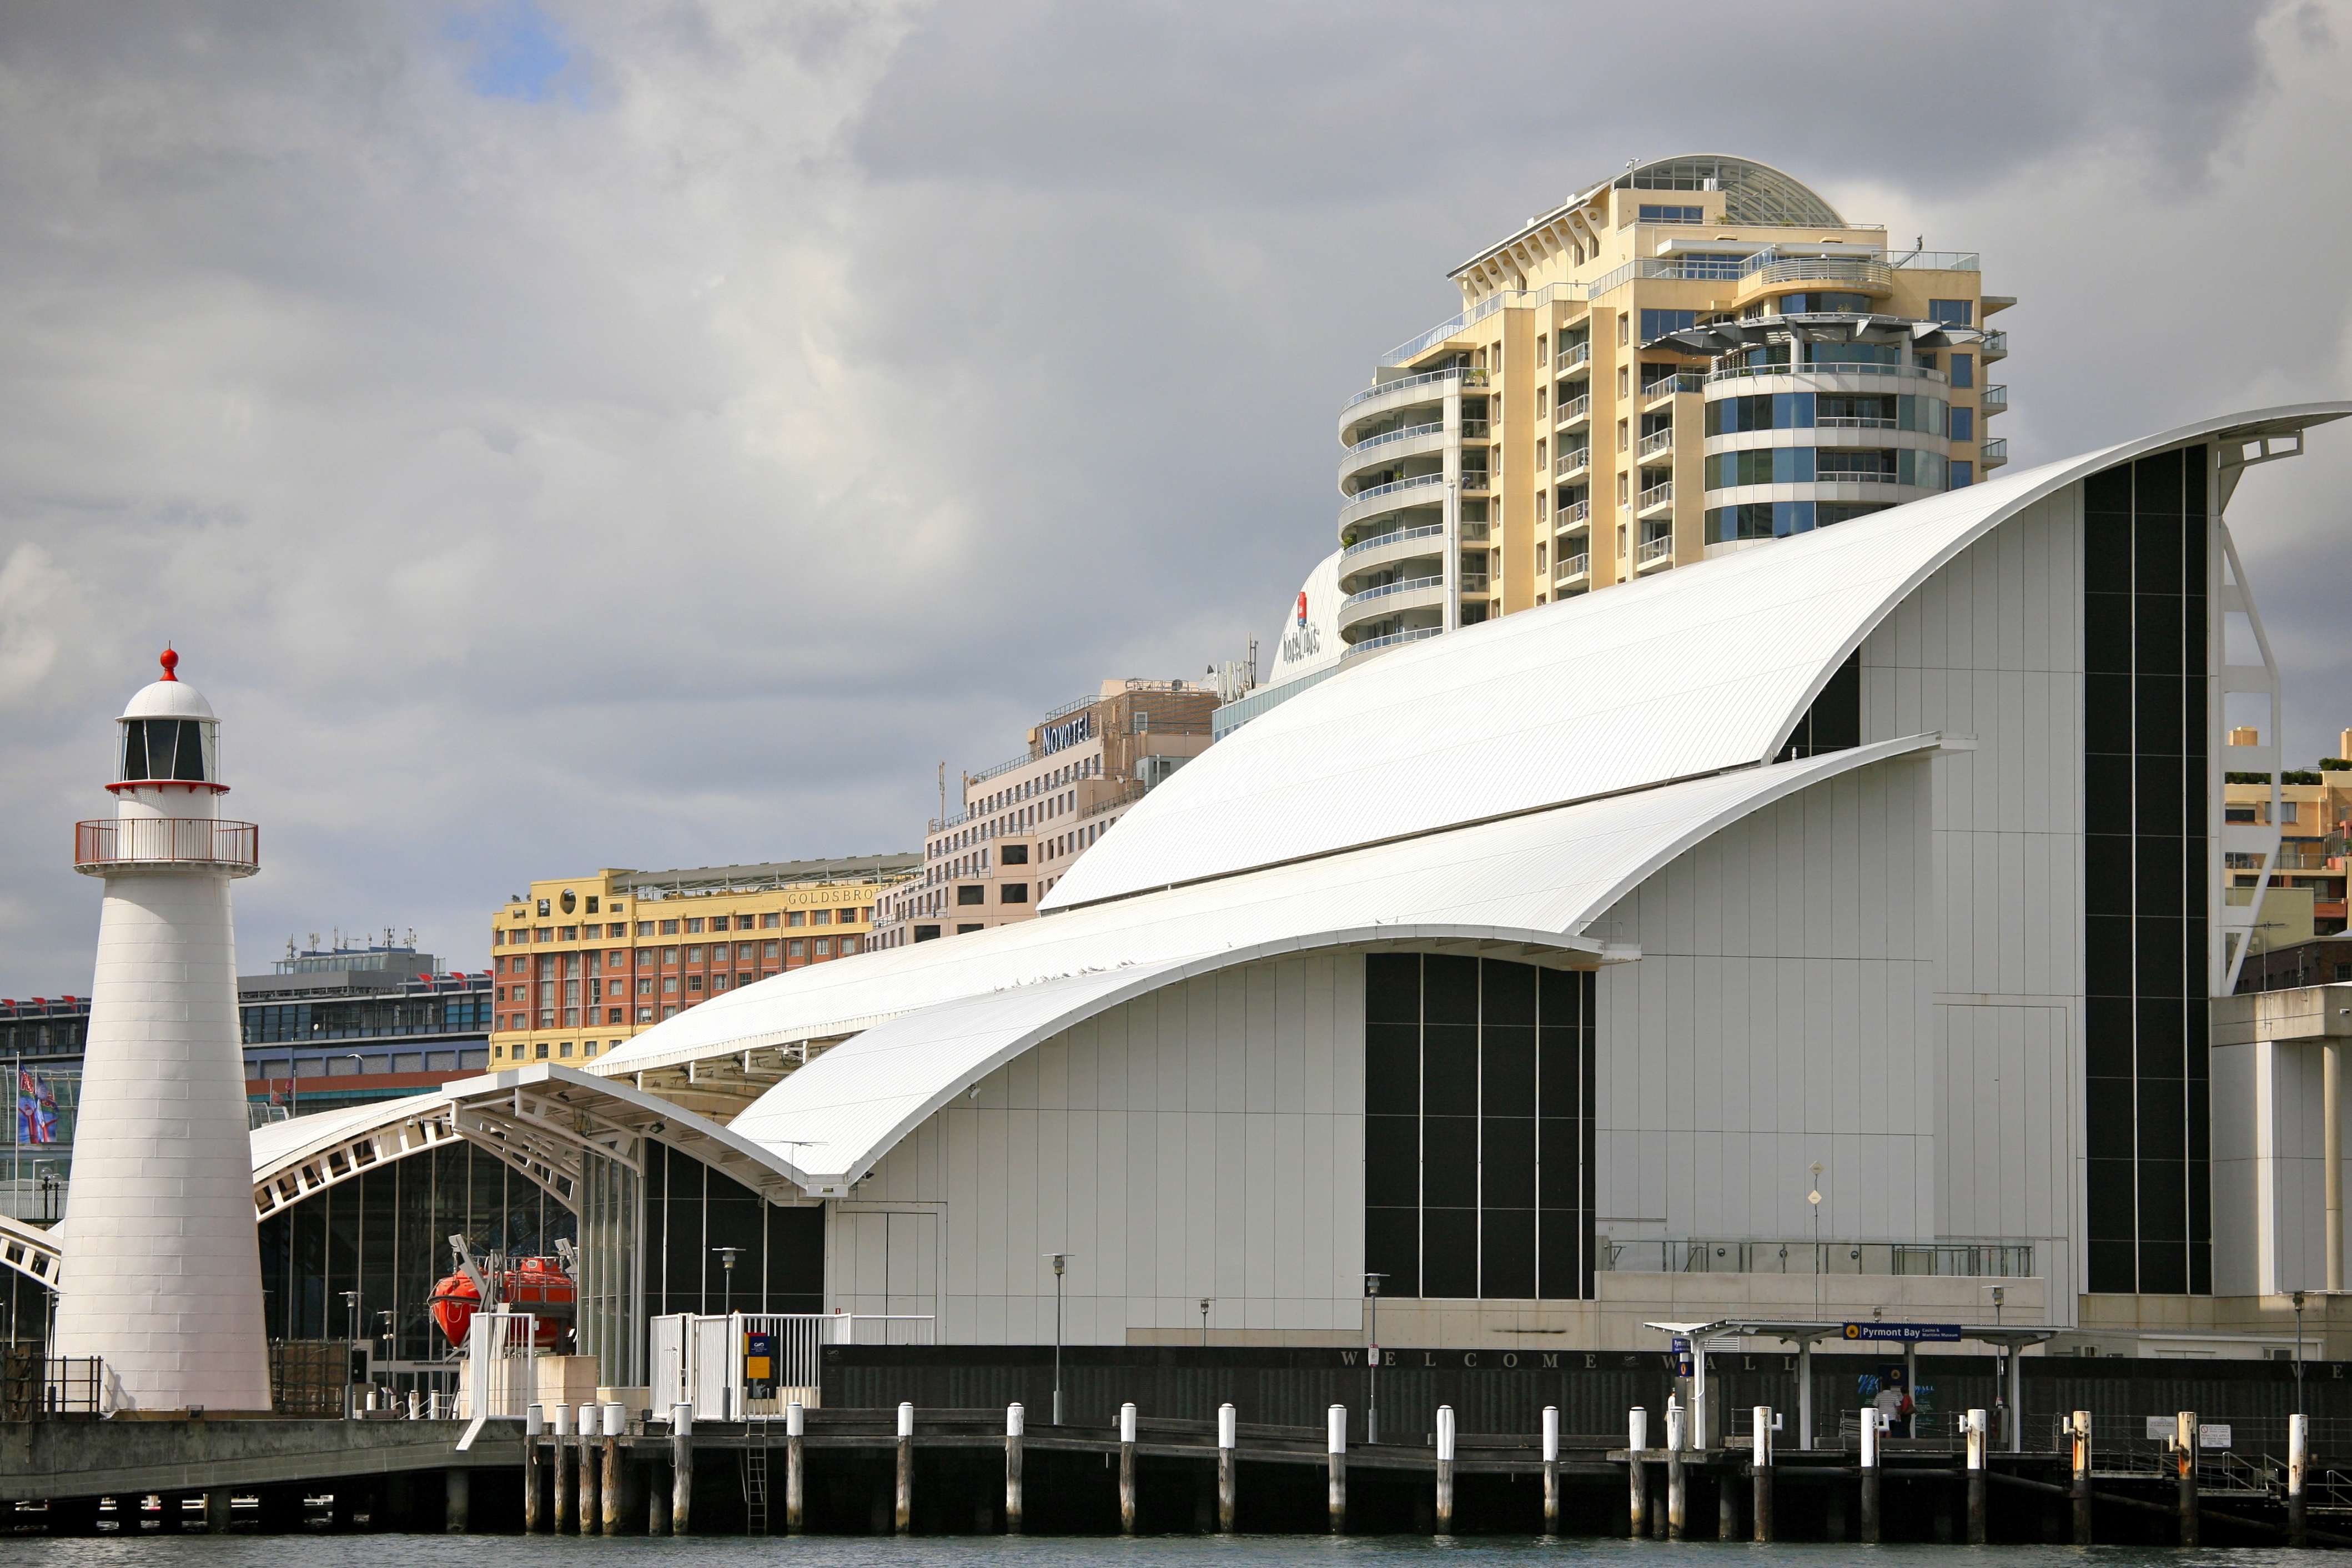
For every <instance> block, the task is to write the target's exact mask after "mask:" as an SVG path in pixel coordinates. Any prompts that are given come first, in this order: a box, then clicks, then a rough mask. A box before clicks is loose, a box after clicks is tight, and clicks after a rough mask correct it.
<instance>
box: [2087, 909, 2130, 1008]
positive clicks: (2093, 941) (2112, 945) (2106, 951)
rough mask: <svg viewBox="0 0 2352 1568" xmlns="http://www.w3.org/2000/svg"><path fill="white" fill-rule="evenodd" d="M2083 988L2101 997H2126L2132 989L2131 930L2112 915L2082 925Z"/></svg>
mask: <svg viewBox="0 0 2352 1568" xmlns="http://www.w3.org/2000/svg"><path fill="white" fill-rule="evenodd" d="M2083 963H2084V972H2085V973H2084V977H2083V980H2084V984H2085V985H2087V986H2089V987H2090V989H2091V991H2092V992H2093V994H2096V995H2101V996H2128V995H2130V994H2131V989H2132V926H2131V921H2128V920H2124V919H2120V918H2118V917H2116V916H2114V915H2089V916H2086V917H2084V921H2083Z"/></svg>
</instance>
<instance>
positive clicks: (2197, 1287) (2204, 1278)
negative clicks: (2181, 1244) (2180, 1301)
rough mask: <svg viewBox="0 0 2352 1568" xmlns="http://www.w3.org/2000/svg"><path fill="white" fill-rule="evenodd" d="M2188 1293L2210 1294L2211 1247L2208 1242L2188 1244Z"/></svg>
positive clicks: (2211, 1288)
mask: <svg viewBox="0 0 2352 1568" xmlns="http://www.w3.org/2000/svg"><path fill="white" fill-rule="evenodd" d="M2212 1293H2213V1247H2212V1244H2211V1243H2210V1242H2203V1241H2192V1242H2190V1243H2189V1294H2190V1295H2192V1296H2210V1295H2211V1294H2212Z"/></svg>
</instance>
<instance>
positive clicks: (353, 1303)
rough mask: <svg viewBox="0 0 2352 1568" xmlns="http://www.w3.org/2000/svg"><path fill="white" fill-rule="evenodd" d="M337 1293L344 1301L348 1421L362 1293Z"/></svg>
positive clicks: (350, 1291) (344, 1360) (344, 1404)
mask: <svg viewBox="0 0 2352 1568" xmlns="http://www.w3.org/2000/svg"><path fill="white" fill-rule="evenodd" d="M335 1293H336V1294H337V1295H339V1296H341V1298H342V1299H343V1415H344V1418H345V1419H347V1420H348V1419H349V1418H350V1416H351V1414H352V1389H353V1387H354V1386H355V1384H354V1382H353V1380H352V1367H351V1361H352V1346H353V1345H356V1344H358V1343H359V1342H360V1293H359V1292H358V1291H356V1290H338V1291H336V1292H335Z"/></svg>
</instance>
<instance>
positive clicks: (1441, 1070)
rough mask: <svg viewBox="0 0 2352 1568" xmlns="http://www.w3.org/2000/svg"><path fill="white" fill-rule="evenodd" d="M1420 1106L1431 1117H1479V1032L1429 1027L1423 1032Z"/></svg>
mask: <svg viewBox="0 0 2352 1568" xmlns="http://www.w3.org/2000/svg"><path fill="white" fill-rule="evenodd" d="M1421 1105H1422V1110H1423V1114H1425V1115H1429V1116H1475V1115H1477V1114H1478V1031H1477V1030H1476V1029H1475V1027H1465V1026H1462V1025H1459V1024H1430V1025H1427V1026H1424V1027H1423V1029H1422V1032H1421Z"/></svg>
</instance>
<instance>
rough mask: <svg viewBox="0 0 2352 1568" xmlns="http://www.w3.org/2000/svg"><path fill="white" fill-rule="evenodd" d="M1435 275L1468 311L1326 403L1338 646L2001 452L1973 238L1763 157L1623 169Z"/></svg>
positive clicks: (1661, 555)
mask: <svg viewBox="0 0 2352 1568" xmlns="http://www.w3.org/2000/svg"><path fill="white" fill-rule="evenodd" d="M1452 277H1453V280H1454V283H1455V284H1456V285H1457V286H1458V287H1459V288H1460V289H1461V293H1462V303H1463V310H1462V311H1461V313H1460V314H1459V315H1457V316H1455V317H1454V318H1453V319H1452V320H1450V321H1445V322H1443V323H1441V324H1440V325H1439V326H1437V327H1435V328H1433V329H1432V330H1431V331H1427V332H1424V333H1423V334H1422V335H1421V336H1419V337H1417V338H1415V339H1413V340H1412V341H1411V342H1406V343H1404V344H1402V345H1401V346H1400V347H1398V348H1397V349H1395V350H1393V351H1391V353H1389V354H1387V355H1386V356H1385V357H1384V358H1383V359H1382V360H1381V363H1380V364H1379V366H1378V367H1377V368H1376V370H1375V372H1374V374H1373V380H1372V384H1371V385H1370V386H1369V387H1367V388H1366V389H1365V390H1364V391H1362V392H1360V393H1359V394H1357V395H1355V396H1354V397H1353V398H1351V399H1350V400H1349V403H1348V404H1347V405H1346V407H1345V408H1344V409H1343V410H1342V411H1341V414H1340V416H1339V444H1340V446H1341V447H1342V448H1343V456H1342V458H1341V460H1340V465H1339V489H1340V492H1341V496H1342V498H1343V500H1342V505H1341V508H1340V511H1339V547H1340V555H1339V581H1338V584H1337V595H1338V603H1337V606H1336V612H1337V613H1336V617H1335V618H1336V621H1337V628H1338V632H1339V638H1340V640H1341V641H1342V642H1343V643H1344V644H1346V645H1347V647H1346V656H1347V657H1353V656H1355V655H1357V654H1360V653H1369V652H1371V651H1373V650H1375V649H1377V648H1381V647H1390V646H1393V645H1395V644H1397V643H1402V642H1406V641H1412V640H1415V639H1418V638H1421V637H1433V636H1436V635H1438V634H1439V633H1441V632H1443V631H1444V630H1446V629H1448V628H1449V627H1452V626H1465V625H1472V624H1475V623H1476V622H1479V621H1483V620H1486V619H1487V618H1489V617H1490V616H1498V615H1507V614H1509V613H1511V612H1513V611H1517V610H1522V609H1527V608H1529V607H1531V606H1533V605H1541V604H1545V603H1547V602H1549V601H1550V600H1552V599H1556V598H1563V597H1567V596H1569V595H1576V594H1582V593H1586V592H1588V591H1590V590H1591V589H1594V588H1603V587H1608V586H1610V585H1612V584H1618V583H1623V582H1627V581H1629V580H1631V579H1633V578H1634V577H1637V576H1641V575H1644V574H1650V573H1653V572H1663V571H1670V570H1672V569H1673V568H1675V567H1676V566H1681V565H1687V564H1689V563H1693V562H1696V561H1699V560H1702V559H1704V558H1705V557H1706V556H1707V555H1708V554H1710V553H1715V552H1723V551H1727V550H1736V549H1742V548H1747V547H1748V546H1750V545H1754V544H1757V543H1760V542H1769V541H1770V540H1772V539H1775V538H1778V537H1781V536H1784V535H1787V534H1790V533H1796V532H1802V531H1807V530H1810V529H1812V528H1816V527H1822V526H1825V525H1829V524H1832V523H1836V522H1840V521H1845V520H1846V519H1848V518H1851V517H1854V516H1857V515H1860V514H1861V513H1864V512H1867V511H1874V510H1880V509H1882V508H1885V507H1888V506H1893V505H1895V504H1898V503H1900V502H1903V501H1907V500H1917V499H1919V498H1920V497H1923V496H1927V495H1931V494H1934V493H1935V492H1937V491H1938V490H1942V489H1950V488H1955V487H1958V486H1960V485H1966V484H1969V483H1973V482H1974V481H1975V480H1976V479H1980V478H1982V477H1983V476H1984V475H1985V474H1987V473H1988V472H1990V470H1991V469H1993V468H1998V467H2000V464H2001V463H2002V462H2004V461H2006V460H2007V454H2006V452H2005V450H2004V447H2003V443H2002V442H2001V441H2000V440H1999V439H1998V438H1996V437H1993V436H1992V435H1991V431H1990V420H1991V419H1992V418H1993V417H1994V416H1997V415H1999V414H2000V412H2001V411H2002V410H2003V409H2004V408H2006V407H2007V406H2008V390H2007V388H2006V387H2004V386H2001V385H2000V384H1992V383H1990V382H1989V381H1988V379H1987V373H1988V371H1989V370H1990V368H1991V366H1992V365H1993V364H1994V363H1996V362H1998V361H1999V360H2000V358H2001V357H2002V356H2003V355H2004V354H2005V353H2007V352H2008V343H2007V341H2006V338H2005V336H2004V334H2002V333H2000V332H1998V331H1989V330H1988V329H1987V328H1986V327H1985V325H1984V323H1985V321H1986V318H1988V317H1989V316H1990V315H1991V314H1992V313H1994V312H1995V311H1998V310H2001V309H2003V308H2005V307H2007V306H2008V305H2010V304H2011V303H2013V302H2014V301H2013V300H2010V299H2008V298H2005V297H2002V296H1999V295H1990V294H1987V293H1985V292H1984V291H1983V288H1982V279H1981V275H1980V273H1979V268H1978V264H1977V258H1976V257H1974V256H1972V255H1957V254H1940V253H1934V252H1929V251H1927V250H1925V249H1922V248H1919V247H1916V246H1897V245H1894V244H1891V243H1890V242H1889V240H1888V237H1887V235H1886V232H1885V229H1884V228H1883V227H1879V226H1870V225H1864V224H1854V223H1849V222H1848V221H1846V219H1845V218H1844V217H1843V216H1841V215H1840V214H1838V213H1837V212H1836V211H1835V210H1834V209H1833V208H1832V207H1831V205H1829V204H1828V203H1827V202H1826V201H1824V200H1822V198H1821V197H1820V196H1819V195H1815V194H1814V193H1813V192H1812V191H1810V190H1808V189H1806V188H1805V186H1803V185H1802V184H1799V183H1798V182H1797V181H1795V180H1793V179H1791V178H1790V177H1789V176H1788V175H1786V174H1781V173H1780V172H1779V171H1777V170H1774V169H1770V168H1768V167H1766V166H1765V165H1763V164H1760V163H1752V162H1749V161H1748V160H1746V159H1740V158H1729V157H1717V156H1696V157H1682V158H1673V159H1667V160H1664V161H1662V162H1658V163H1645V164H1643V165H1641V166H1640V167H1638V168H1632V169H1629V170H1628V172H1627V173H1625V174H1621V175H1619V176H1617V177H1616V178H1614V179H1612V180H1606V181H1603V182H1601V183H1600V184H1595V185H1593V186H1591V188H1590V189H1588V190H1585V191H1584V192H1583V193H1582V194H1580V195H1577V196H1576V197H1574V198H1573V199H1572V200H1570V201H1569V202H1567V203H1565V204H1563V205H1560V206H1559V207H1557V208H1554V209H1553V210H1552V211H1550V212H1548V213H1545V214H1542V215H1541V216H1538V217H1535V218H1532V219H1530V220H1529V221H1528V224H1527V225H1526V226H1524V227H1522V228H1521V229H1519V230H1518V232H1517V233H1515V234H1513V235H1511V236H1510V237H1507V238H1506V239H1504V240H1503V241H1502V242H1500V243H1499V244H1496V245H1495V246H1492V247H1488V248H1487V249H1486V250H1484V251H1481V252H1480V253H1479V254H1477V255H1476V256H1475V257H1472V258H1470V259H1469V260H1468V261H1466V262H1465V263H1464V264H1463V265H1462V266H1461V267H1459V268H1456V269H1455V270H1454V273H1453V274H1452ZM1310 608H1311V610H1313V611H1319V608H1320V607H1319V606H1311V607H1310ZM1308 613H1310V612H1309V611H1308V610H1302V612H1301V614H1302V618H1303V617H1304V616H1306V615H1307V614H1308Z"/></svg>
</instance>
